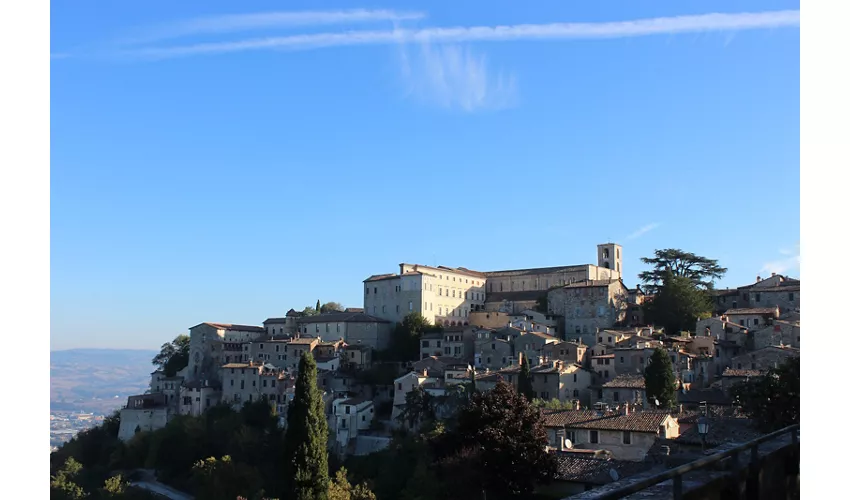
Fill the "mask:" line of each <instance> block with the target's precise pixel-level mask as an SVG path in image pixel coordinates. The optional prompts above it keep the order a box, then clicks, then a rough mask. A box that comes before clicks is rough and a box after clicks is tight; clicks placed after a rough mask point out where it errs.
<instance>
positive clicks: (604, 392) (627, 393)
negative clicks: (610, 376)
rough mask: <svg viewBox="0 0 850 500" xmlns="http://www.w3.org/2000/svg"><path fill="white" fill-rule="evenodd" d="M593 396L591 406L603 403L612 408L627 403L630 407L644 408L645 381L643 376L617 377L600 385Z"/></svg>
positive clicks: (645, 402)
mask: <svg viewBox="0 0 850 500" xmlns="http://www.w3.org/2000/svg"><path fill="white" fill-rule="evenodd" d="M593 396H594V397H593V398H592V400H591V402H592V403H593V404H596V403H605V404H607V405H609V406H611V407H614V406H620V405H623V404H625V403H628V404H630V405H631V406H632V407H634V406H644V407H646V405H647V401H646V381H645V380H644V377H643V375H631V374H630V375H617V377H615V378H614V380H611V381H610V382H606V383H604V384H602V387H601V388H600V389H598V390H596V391H594V394H593Z"/></svg>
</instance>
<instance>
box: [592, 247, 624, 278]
mask: <svg viewBox="0 0 850 500" xmlns="http://www.w3.org/2000/svg"><path fill="white" fill-rule="evenodd" d="M596 256H597V260H598V261H599V264H598V266H599V267H604V268H605V269H610V270H612V271H616V272H618V273H619V274H620V276H622V275H623V247H621V246H620V245H618V244H616V243H603V244H601V245H596Z"/></svg>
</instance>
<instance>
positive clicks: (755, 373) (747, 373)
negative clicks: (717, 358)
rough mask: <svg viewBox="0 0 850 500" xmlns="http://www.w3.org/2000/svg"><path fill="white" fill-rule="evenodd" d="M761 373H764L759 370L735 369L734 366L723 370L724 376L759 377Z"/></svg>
mask: <svg viewBox="0 0 850 500" xmlns="http://www.w3.org/2000/svg"><path fill="white" fill-rule="evenodd" d="M762 375H764V372H762V371H761V370H736V369H734V368H727V369H725V370H723V376H724V377H760V376H762Z"/></svg>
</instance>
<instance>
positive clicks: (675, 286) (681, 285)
mask: <svg viewBox="0 0 850 500" xmlns="http://www.w3.org/2000/svg"><path fill="white" fill-rule="evenodd" d="M711 311H712V304H711V299H710V298H709V296H708V293H707V292H706V291H705V290H700V289H699V287H698V286H697V285H695V284H694V283H693V282H692V281H691V280H689V279H688V278H685V277H682V276H675V275H674V274H673V273H666V275H665V277H664V282H663V284H662V286H661V288H660V289H659V291H658V293H657V294H656V295H655V296H654V297H653V298H652V300H650V301H648V302H646V303H645V304H644V314H645V317H646V320H647V321H648V322H650V323H651V324H654V325H656V326H659V327H662V328H664V333H665V334H667V335H678V334H679V332H682V331H691V332H692V331H694V329H695V328H696V322H697V320H699V319H702V318H707V317H709V316H710V315H711Z"/></svg>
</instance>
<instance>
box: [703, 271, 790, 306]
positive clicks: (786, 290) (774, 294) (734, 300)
mask: <svg viewBox="0 0 850 500" xmlns="http://www.w3.org/2000/svg"><path fill="white" fill-rule="evenodd" d="M713 296H714V306H715V311H716V312H717V314H718V315H719V314H722V313H724V312H726V311H728V310H729V309H739V308H740V309H748V308H764V307H768V308H774V307H778V308H779V311H780V313H782V314H784V313H786V312H789V311H795V310H799V309H800V280H798V279H795V278H790V277H788V276H783V275H781V274H776V273H774V274H771V276H770V277H769V278H765V279H762V278H761V277H760V276H759V277H756V282H755V283H753V284H751V285H746V286H742V287H738V288H736V289H725V290H714V291H713Z"/></svg>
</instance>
